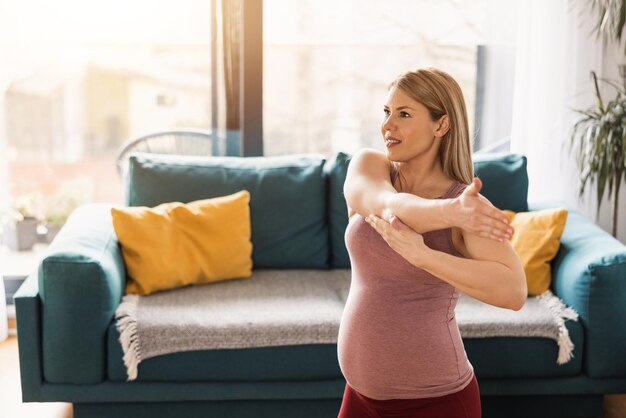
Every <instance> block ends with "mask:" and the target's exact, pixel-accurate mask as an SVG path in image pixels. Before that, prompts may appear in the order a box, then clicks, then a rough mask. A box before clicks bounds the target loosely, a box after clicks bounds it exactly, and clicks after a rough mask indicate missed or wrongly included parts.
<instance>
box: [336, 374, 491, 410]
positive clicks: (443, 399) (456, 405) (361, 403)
mask: <svg viewBox="0 0 626 418" xmlns="http://www.w3.org/2000/svg"><path fill="white" fill-rule="evenodd" d="M480 416H481V406H480V391H479V390H478V381H477V380H476V376H474V377H473V379H472V381H471V382H470V383H469V384H468V385H467V386H466V387H465V388H464V389H463V390H461V391H460V392H457V393H451V394H449V395H446V396H439V397H436V398H422V399H386V400H378V399H372V398H368V397H366V396H363V395H361V394H360V393H358V392H357V391H356V390H354V389H353V388H352V387H350V385H348V384H347V383H346V390H345V392H344V394H343V402H342V404H341V410H340V411H339V416H338V417H337V418H387V417H389V418H391V417H393V418H480Z"/></svg>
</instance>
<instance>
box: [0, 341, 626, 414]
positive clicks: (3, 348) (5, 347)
mask: <svg viewBox="0 0 626 418" xmlns="http://www.w3.org/2000/svg"><path fill="white" fill-rule="evenodd" d="M21 400H22V391H21V389H20V369H19V362H18V352H17V338H16V337H14V336H10V337H9V338H8V339H7V340H5V341H3V342H0V417H2V418H72V405H71V404H66V403H49V402H48V403H22V401H21ZM602 418H626V394H620V395H605V396H604V414H603V416H602Z"/></svg>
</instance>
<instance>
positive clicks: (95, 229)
mask: <svg viewBox="0 0 626 418" xmlns="http://www.w3.org/2000/svg"><path fill="white" fill-rule="evenodd" d="M192 160H193V161H192ZM192 160H187V159H184V158H183V159H180V158H178V157H176V158H175V159H168V157H161V156H141V155H138V156H135V157H133V159H132V160H131V161H132V162H131V164H132V167H133V168H132V169H131V171H132V173H131V175H130V176H129V178H128V184H127V198H128V201H127V203H128V204H129V205H148V206H153V205H157V204H159V203H163V202H166V201H170V200H178V201H191V200H195V199H201V198H206V197H213V196H217V195H220V194H228V193H233V192H235V191H238V190H240V188H249V190H250V192H251V196H252V197H253V198H252V199H251V214H252V222H253V225H254V227H253V245H254V246H255V251H257V253H256V255H257V260H258V263H259V264H258V265H255V266H254V268H264V267H270V266H271V267H272V268H294V267H293V266H298V267H296V268H315V269H326V268H349V257H348V255H347V252H346V251H345V246H344V245H343V234H344V233H345V226H346V225H347V207H346V204H345V199H343V181H344V180H345V174H346V171H347V167H348V164H349V161H350V155H348V154H344V153H339V154H337V155H335V156H333V157H331V158H328V159H326V158H324V157H322V156H318V155H312V156H308V155H300V156H285V157H280V158H279V157H271V158H270V157H268V158H258V157H255V158H250V159H236V160H231V159H214V158H211V157H205V158H195V159H192ZM475 168H476V173H477V175H478V176H479V177H480V178H481V179H482V181H483V183H484V189H483V195H484V196H485V197H487V198H488V199H489V200H490V201H491V202H492V203H494V204H497V205H501V208H507V209H511V210H516V209H517V211H519V210H522V209H523V208H524V207H526V208H527V209H528V210H538V209H543V208H547V207H557V206H563V205H562V204H560V202H538V203H535V202H526V201H527V188H528V178H527V176H526V159H525V157H524V156H521V155H515V154H510V155H504V154H503V155H492V156H490V157H489V156H481V157H480V158H478V157H477V158H476V160H475ZM503 178H504V179H506V181H503V180H502V179H503ZM278 202H280V204H279V203H278ZM285 202H288V203H289V205H287V206H286V207H283V205H282V203H285ZM253 204H254V205H253ZM525 205H526V206H525ZM109 208H110V205H104V204H90V205H85V206H83V207H81V208H80V209H79V210H77V211H76V212H75V213H74V214H73V215H72V216H71V217H70V219H69V220H68V223H67V224H66V225H65V227H64V228H63V229H62V231H61V232H60V233H59V235H58V236H57V238H56V239H55V241H54V243H53V244H52V245H51V247H50V251H49V253H48V254H47V255H46V257H44V259H43V261H42V263H41V265H40V267H39V269H38V271H37V272H35V273H34V274H33V275H32V276H30V277H29V278H28V279H27V280H26V282H25V283H24V284H23V285H22V287H21V288H20V289H19V291H18V292H17V294H16V296H15V304H16V313H17V327H18V339H19V351H20V373H21V384H22V394H23V399H24V401H26V402H72V403H74V417H75V418H94V417H108V416H115V417H116V418H124V417H142V416H145V417H148V416H150V417H171V416H187V417H208V418H212V417H222V416H228V417H233V418H244V417H245V418H251V417H293V416H302V417H309V416H310V417H322V418H323V417H336V415H337V412H338V411H339V406H340V405H341V397H342V395H343V390H344V388H345V380H344V379H343V376H342V375H341V372H340V369H339V366H338V361H337V357H336V346H335V345H333V344H323V345H308V346H285V347H264V348H259V349H243V350H242V349H237V350H209V351H197V352H186V353H176V354H171V355H165V356H160V357H155V358H151V359H147V360H145V361H144V362H142V363H141V364H140V366H139V377H138V380H137V381H134V382H126V381H125V368H124V366H123V363H122V351H121V347H120V346H119V343H118V341H117V336H118V334H117V330H116V329H115V325H114V322H113V314H114V312H115V309H116V308H117V306H118V304H119V302H120V300H121V297H122V294H123V289H124V285H125V280H126V271H125V268H124V264H123V261H122V257H121V253H120V251H119V247H118V244H117V241H116V239H115V234H114V231H113V228H112V222H111V217H110V212H109ZM303 214H305V215H303ZM307 218H309V219H307ZM255 219H256V220H257V221H255ZM259 220H260V221H259ZM277 227H283V228H285V231H287V232H282V231H281V232H280V233H279V234H280V235H279V236H280V239H277V238H276V237H275V236H271V232H270V231H274V232H276V231H275V228H277ZM254 228H256V229H254ZM284 240H287V241H289V243H290V244H292V245H293V247H294V248H292V245H285V243H284V242H282V241H284ZM292 241H293V243H292ZM283 261H284V262H283ZM281 263H282V264H284V265H282V266H281ZM304 266H308V267H304ZM552 268H553V281H552V290H553V291H554V292H555V293H556V294H557V296H559V297H560V298H562V299H563V300H564V302H565V303H567V304H568V305H570V306H572V307H574V309H576V310H577V312H578V313H579V314H580V320H579V322H573V321H567V322H566V326H567V328H568V330H569V334H570V337H571V339H572V341H573V342H574V344H575V348H574V357H573V359H572V360H571V361H570V362H568V363H566V364H564V365H561V366H559V365H557V364H556V357H557V346H556V344H555V343H554V341H553V340H550V339H544V338H483V339H464V345H465V349H466V352H467V354H468V357H469V359H470V361H471V362H472V364H473V366H474V370H475V372H476V375H477V378H478V382H479V386H480V391H481V398H482V406H483V417H485V418H490V417H502V416H507V417H520V418H521V417H537V418H538V417H546V416H550V417H599V416H601V414H602V397H603V395H604V394H607V393H623V392H625V391H626V364H625V362H626V357H625V356H624V355H623V353H624V352H626V331H623V323H624V319H625V318H626V304H624V303H623V300H625V299H626V288H624V286H625V285H626V281H625V280H624V278H626V247H625V246H624V245H623V244H621V243H620V242H619V241H617V240H615V239H613V238H612V237H611V236H610V235H609V234H607V233H606V232H605V231H603V230H602V229H600V228H598V227H597V226H596V225H594V224H593V223H592V222H591V221H590V220H588V219H586V218H585V217H584V216H583V215H581V214H580V213H578V212H576V211H572V210H571V209H570V214H569V216H568V220H567V224H566V227H565V231H564V233H563V237H562V239H561V248H560V249H559V252H558V254H557V257H556V258H555V260H553V262H552ZM279 308H280V307H279V306H277V309H279Z"/></svg>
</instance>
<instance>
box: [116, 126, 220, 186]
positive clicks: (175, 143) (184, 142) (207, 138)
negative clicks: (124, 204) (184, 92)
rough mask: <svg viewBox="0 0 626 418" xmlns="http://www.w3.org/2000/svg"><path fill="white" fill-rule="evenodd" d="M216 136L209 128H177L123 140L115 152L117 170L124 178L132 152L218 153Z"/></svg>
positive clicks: (173, 153)
mask: <svg viewBox="0 0 626 418" xmlns="http://www.w3.org/2000/svg"><path fill="white" fill-rule="evenodd" d="M217 148H218V147H217V136H216V135H215V134H214V133H213V132H212V131H210V130H203V129H177V130H171V131H162V132H154V133H151V134H148V135H144V136H141V137H139V138H135V139H131V140H129V141H127V142H125V143H124V144H123V145H122V146H121V147H120V150H119V152H118V154H117V162H116V164H117V172H118V174H119V175H120V177H122V178H124V177H125V176H126V172H127V170H128V157H129V156H130V155H131V154H132V153H136V152H139V153H150V154H171V155H218V149H217Z"/></svg>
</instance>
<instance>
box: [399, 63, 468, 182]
mask: <svg viewBox="0 0 626 418" xmlns="http://www.w3.org/2000/svg"><path fill="white" fill-rule="evenodd" d="M392 87H397V88H398V89H400V90H402V91H403V92H404V93H406V94H408V95H409V96H410V97H411V98H412V99H413V100H415V101H417V102H419V103H421V104H422V105H424V106H425V107H426V108H427V109H428V113H429V114H430V118H431V120H433V121H436V120H438V119H439V118H441V117H442V116H443V115H448V119H449V126H450V128H449V129H448V132H446V134H445V135H444V136H443V137H442V138H441V141H442V142H441V146H440V147H439V161H440V162H441V167H442V169H443V172H444V173H445V175H446V176H448V177H449V178H453V179H456V180H458V181H460V182H462V183H465V184H470V183H471V182H472V179H473V178H474V163H473V162H472V144H471V142H470V137H469V126H468V121H467V110H466V108H465V100H464V99H463V92H462V91H461V87H460V86H459V84H458V83H457V82H456V81H455V80H454V78H452V77H451V76H450V75H449V74H448V73H445V72H443V71H441V70H438V69H436V68H420V69H417V70H415V71H408V72H406V73H404V74H401V75H400V76H398V78H396V79H395V80H394V81H392V82H391V84H389V88H388V89H391V88H392Z"/></svg>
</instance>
